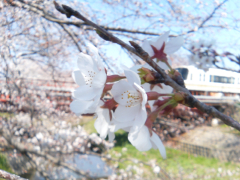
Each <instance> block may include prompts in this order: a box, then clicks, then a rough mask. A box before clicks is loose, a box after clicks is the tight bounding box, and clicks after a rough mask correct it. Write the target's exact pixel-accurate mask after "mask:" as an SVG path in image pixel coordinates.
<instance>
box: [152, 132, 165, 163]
mask: <svg viewBox="0 0 240 180" xmlns="http://www.w3.org/2000/svg"><path fill="white" fill-rule="evenodd" d="M151 141H152V142H153V143H154V144H155V145H156V146H157V147H158V150H159V152H160V154H161V155H162V157H163V159H166V158H167V155H166V149H165V147H164V145H163V143H162V141H161V139H160V138H159V136H158V135H157V134H156V133H154V132H152V136H151Z"/></svg>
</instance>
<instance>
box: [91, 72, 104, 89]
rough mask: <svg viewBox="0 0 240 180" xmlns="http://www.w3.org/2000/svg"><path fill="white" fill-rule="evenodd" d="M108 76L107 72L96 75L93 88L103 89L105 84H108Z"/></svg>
mask: <svg viewBox="0 0 240 180" xmlns="http://www.w3.org/2000/svg"><path fill="white" fill-rule="evenodd" d="M106 79H107V75H106V72H105V71H100V72H99V73H97V74H96V76H95V77H94V78H93V84H92V87H94V88H103V87H104V84H105V82H106Z"/></svg>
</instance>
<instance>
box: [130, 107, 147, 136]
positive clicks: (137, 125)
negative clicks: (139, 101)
mask: <svg viewBox="0 0 240 180" xmlns="http://www.w3.org/2000/svg"><path fill="white" fill-rule="evenodd" d="M146 120H147V112H146V108H145V105H144V108H143V107H141V111H139V112H138V113H137V114H136V117H135V120H134V124H133V126H132V127H131V129H130V132H131V134H132V135H133V136H134V135H135V136H137V133H138V132H139V131H140V129H141V128H142V127H143V126H144V124H145V122H146Z"/></svg>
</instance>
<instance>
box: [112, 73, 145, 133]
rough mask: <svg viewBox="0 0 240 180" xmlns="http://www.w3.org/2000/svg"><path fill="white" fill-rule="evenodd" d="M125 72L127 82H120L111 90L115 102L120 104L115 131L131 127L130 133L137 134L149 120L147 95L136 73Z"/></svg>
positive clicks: (116, 113)
mask: <svg viewBox="0 0 240 180" xmlns="http://www.w3.org/2000/svg"><path fill="white" fill-rule="evenodd" d="M124 72H125V75H126V77H127V81H126V80H120V81H119V82H117V83H116V84H114V85H113V88H112V90H111V92H112V95H113V98H114V100H115V101H116V102H117V103H119V105H118V107H117V109H116V111H115V113H114V114H115V127H114V131H116V130H118V129H124V128H128V129H129V127H130V129H129V130H130V132H132V133H133V134H136V133H137V132H138V131H139V130H140V129H141V127H142V126H143V125H144V123H145V121H146V119H147V112H146V108H145V105H146V103H147V94H146V92H145V91H144V89H143V88H142V87H141V86H140V78H139V76H138V75H137V74H136V73H134V72H133V71H131V70H125V71H124Z"/></svg>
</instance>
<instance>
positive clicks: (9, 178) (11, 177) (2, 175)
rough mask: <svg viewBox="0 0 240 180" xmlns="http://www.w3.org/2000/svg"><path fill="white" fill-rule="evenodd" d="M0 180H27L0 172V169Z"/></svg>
mask: <svg viewBox="0 0 240 180" xmlns="http://www.w3.org/2000/svg"><path fill="white" fill-rule="evenodd" d="M0 178H3V179H8V180H27V179H25V178H22V177H20V176H17V175H15V174H11V173H9V172H6V171H4V170H1V169H0Z"/></svg>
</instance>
